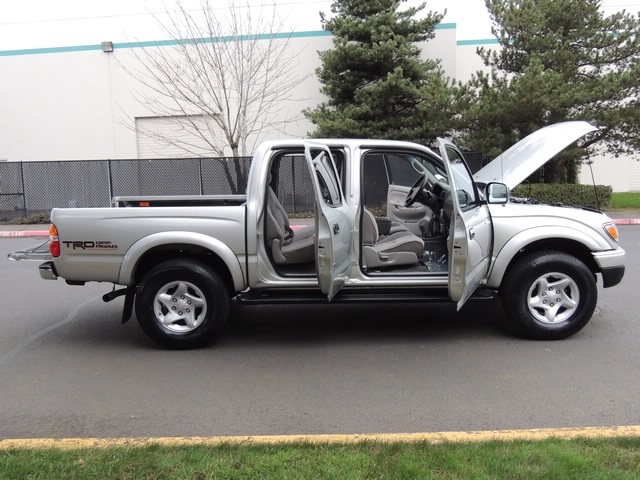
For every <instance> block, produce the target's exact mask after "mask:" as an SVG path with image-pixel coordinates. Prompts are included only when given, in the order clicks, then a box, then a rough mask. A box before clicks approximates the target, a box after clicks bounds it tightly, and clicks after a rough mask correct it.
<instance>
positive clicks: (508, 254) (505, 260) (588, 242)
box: [487, 225, 610, 288]
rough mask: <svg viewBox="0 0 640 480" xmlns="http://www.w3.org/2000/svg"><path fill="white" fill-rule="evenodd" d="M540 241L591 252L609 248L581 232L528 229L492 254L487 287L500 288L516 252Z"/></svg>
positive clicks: (560, 229)
mask: <svg viewBox="0 0 640 480" xmlns="http://www.w3.org/2000/svg"><path fill="white" fill-rule="evenodd" d="M542 240H544V241H547V242H548V241H550V240H551V241H555V240H569V241H572V242H577V243H580V244H582V245H584V246H585V247H586V248H587V249H589V250H590V251H591V252H594V251H601V250H606V249H607V248H610V247H608V246H607V245H606V243H605V242H604V240H603V239H601V238H600V239H597V238H593V237H591V236H590V235H587V234H585V231H583V230H576V229H575V228H571V227H562V226H558V225H553V226H544V227H536V228H530V229H527V230H525V231H522V232H520V233H518V234H516V235H514V236H513V237H511V238H510V239H508V240H507V241H506V243H504V244H503V245H502V247H499V246H498V248H499V250H498V251H496V252H494V255H493V262H492V267H491V272H490V274H489V278H488V279H487V286H489V287H492V288H498V287H500V284H501V283H502V278H503V277H504V274H505V272H506V271H507V268H509V265H510V264H511V261H512V260H513V258H514V257H515V256H516V255H517V254H518V252H519V251H520V250H522V249H523V248H526V247H527V246H529V245H531V244H532V243H534V242H537V241H542ZM550 248H553V247H550Z"/></svg>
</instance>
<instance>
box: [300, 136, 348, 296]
mask: <svg viewBox="0 0 640 480" xmlns="http://www.w3.org/2000/svg"><path fill="white" fill-rule="evenodd" d="M304 151H305V158H306V159H307V164H308V166H309V170H310V172H311V178H312V179H313V187H314V190H315V194H316V202H315V204H316V207H315V209H316V220H315V222H316V225H315V227H316V269H317V275H318V285H319V286H320V291H322V293H324V294H325V295H327V298H328V299H329V300H331V299H332V298H333V296H334V295H335V294H336V293H337V292H338V291H339V290H340V288H341V287H342V285H343V284H344V282H345V280H346V275H347V271H348V269H349V267H350V265H351V244H352V240H353V220H352V219H351V217H350V215H349V211H348V208H347V206H346V205H345V203H344V196H343V194H342V189H341V187H340V180H339V178H338V174H337V170H336V167H335V163H334V161H333V158H332V156H331V152H330V151H329V148H328V147H326V146H325V145H321V144H315V143H311V142H305V145H304Z"/></svg>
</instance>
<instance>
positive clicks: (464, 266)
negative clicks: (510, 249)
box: [438, 138, 493, 310]
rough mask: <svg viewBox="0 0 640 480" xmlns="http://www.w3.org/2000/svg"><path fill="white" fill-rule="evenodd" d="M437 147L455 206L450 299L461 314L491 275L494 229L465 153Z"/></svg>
mask: <svg viewBox="0 0 640 480" xmlns="http://www.w3.org/2000/svg"><path fill="white" fill-rule="evenodd" d="M438 145H439V148H440V155H441V156H442V159H443V160H444V163H445V168H446V169H447V175H448V176H449V185H450V186H451V193H450V195H451V200H452V203H453V213H452V215H451V224H450V226H449V240H448V248H449V296H450V297H451V299H452V300H453V301H454V302H457V305H458V310H460V308H461V307H462V305H464V303H465V302H466V301H467V300H468V299H469V297H470V296H471V294H473V292H474V291H475V289H476V288H477V287H478V285H480V283H481V282H482V281H483V280H484V279H485V278H486V276H487V273H488V272H489V266H490V262H491V248H492V246H493V228H492V225H491V215H490V214H489V207H488V206H487V204H486V203H485V202H484V201H481V200H480V198H479V195H478V191H477V189H476V187H475V185H474V182H473V179H472V176H471V172H469V169H468V168H467V165H466V163H465V161H464V157H463V156H462V153H460V150H458V148H457V147H456V146H455V145H453V144H452V143H451V142H448V141H446V140H443V139H440V138H439V139H438Z"/></svg>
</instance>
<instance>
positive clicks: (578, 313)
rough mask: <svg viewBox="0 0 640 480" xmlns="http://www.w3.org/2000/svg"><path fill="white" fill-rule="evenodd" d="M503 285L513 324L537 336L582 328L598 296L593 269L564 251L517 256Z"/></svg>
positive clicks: (555, 337) (559, 335)
mask: <svg viewBox="0 0 640 480" xmlns="http://www.w3.org/2000/svg"><path fill="white" fill-rule="evenodd" d="M502 285H503V286H502V287H501V289H500V296H501V297H502V306H503V308H504V311H505V313H506V315H507V320H508V322H509V325H510V327H512V329H514V330H515V332H516V333H517V334H519V335H521V336H524V337H526V338H531V339H536V340H559V339H562V338H567V337H569V336H571V335H573V334H574V333H576V332H578V331H579V330H581V329H582V328H583V327H584V326H585V325H586V324H587V323H588V322H589V320H590V319H591V316H592V315H593V312H594V310H595V308H596V302H597V300H598V289H597V286H596V281H595V276H594V275H593V273H591V271H590V270H589V269H588V268H587V266H586V265H585V264H584V263H582V262H581V261H580V260H578V259H577V258H575V257H573V256H571V255H568V254H566V253H561V252H554V251H544V252H534V253H530V254H528V255H525V256H524V257H522V258H520V259H518V260H516V261H515V263H514V264H513V265H511V266H510V267H509V270H508V271H507V273H506V275H505V276H504V278H503V279H502Z"/></svg>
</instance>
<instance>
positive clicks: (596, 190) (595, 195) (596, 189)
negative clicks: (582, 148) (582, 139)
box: [586, 148, 602, 213]
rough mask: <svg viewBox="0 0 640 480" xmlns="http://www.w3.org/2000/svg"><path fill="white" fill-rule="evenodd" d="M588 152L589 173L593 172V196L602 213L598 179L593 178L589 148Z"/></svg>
mask: <svg viewBox="0 0 640 480" xmlns="http://www.w3.org/2000/svg"><path fill="white" fill-rule="evenodd" d="M586 151H587V162H588V164H589V171H590V172H591V183H593V196H594V197H595V198H596V207H597V208H598V211H599V212H601V213H602V210H600V198H598V188H597V187H596V179H595V177H594V176H593V162H592V161H591V155H590V153H589V148H586Z"/></svg>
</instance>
